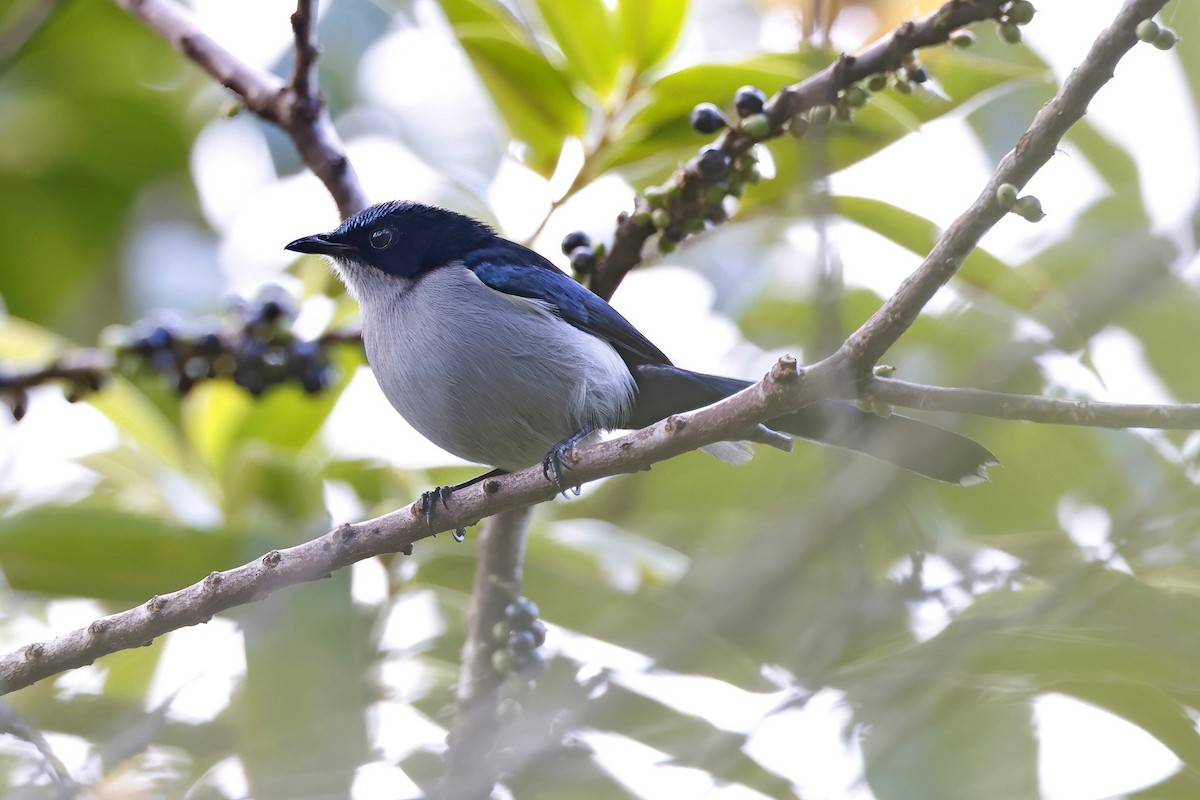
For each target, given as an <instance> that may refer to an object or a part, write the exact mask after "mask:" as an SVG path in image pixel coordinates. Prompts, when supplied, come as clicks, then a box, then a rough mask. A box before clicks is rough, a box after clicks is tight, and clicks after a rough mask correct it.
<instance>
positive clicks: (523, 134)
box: [458, 33, 587, 175]
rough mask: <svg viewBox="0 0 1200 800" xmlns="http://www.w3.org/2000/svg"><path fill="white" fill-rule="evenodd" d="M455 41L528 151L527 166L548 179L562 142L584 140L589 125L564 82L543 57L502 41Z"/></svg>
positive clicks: (463, 37)
mask: <svg viewBox="0 0 1200 800" xmlns="http://www.w3.org/2000/svg"><path fill="white" fill-rule="evenodd" d="M458 40H459V42H460V43H462V46H463V48H464V49H465V50H466V51H467V54H468V55H469V56H470V57H471V62H472V63H473V64H474V65H475V69H476V70H477V71H478V72H479V76H480V77H481V78H482V79H483V82H484V83H485V84H486V85H487V87H488V91H490V92H491V94H492V100H493V102H494V103H495V104H496V107H497V108H498V109H499V111H500V113H501V114H502V115H503V116H504V121H505V123H507V125H508V129H509V132H510V133H511V134H512V135H513V138H515V139H518V140H520V141H522V142H524V143H525V144H526V145H528V147H529V151H530V152H529V158H528V159H527V161H528V164H529V166H530V167H532V168H533V169H534V170H536V171H538V172H540V173H541V174H543V175H549V174H550V173H551V172H552V171H553V170H554V166H555V164H556V163H557V160H558V154H559V151H560V150H561V149H562V143H563V140H564V139H566V137H567V136H571V135H574V136H578V135H580V134H582V133H583V128H584V125H585V124H586V122H587V114H586V112H585V110H584V107H583V104H582V103H581V102H580V101H579V99H578V98H577V97H576V96H575V94H574V92H573V91H572V90H571V85H570V84H569V83H568V82H567V79H566V78H565V77H563V75H562V73H561V72H559V71H558V70H557V69H555V68H554V65H552V64H551V63H550V62H549V61H547V60H546V59H545V58H544V57H543V56H542V54H541V53H538V52H536V51H534V50H533V49H531V48H528V47H523V46H521V45H519V44H516V43H514V42H512V41H509V40H506V39H503V38H501V37H498V36H492V35H489V34H476V33H460V35H459V37H458Z"/></svg>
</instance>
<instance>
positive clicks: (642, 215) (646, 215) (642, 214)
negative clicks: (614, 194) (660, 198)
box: [632, 208, 650, 225]
mask: <svg viewBox="0 0 1200 800" xmlns="http://www.w3.org/2000/svg"><path fill="white" fill-rule="evenodd" d="M632 219H633V224H635V225H649V224H650V212H649V211H646V210H645V209H641V208H639V209H638V210H637V211H635V212H633V217H632Z"/></svg>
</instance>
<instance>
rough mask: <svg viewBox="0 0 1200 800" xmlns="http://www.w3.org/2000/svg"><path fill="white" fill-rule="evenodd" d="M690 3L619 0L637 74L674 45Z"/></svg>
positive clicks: (680, 0)
mask: <svg viewBox="0 0 1200 800" xmlns="http://www.w3.org/2000/svg"><path fill="white" fill-rule="evenodd" d="M564 5H565V4H564ZM687 5H688V4H687V0H618V2H617V15H618V16H619V17H620V19H621V35H622V36H623V37H624V39H625V52H626V53H627V54H628V55H629V56H630V57H631V58H632V59H633V65H634V67H635V68H636V69H637V71H638V73H642V72H644V71H646V70H647V69H649V68H650V67H653V66H654V65H655V64H657V63H658V62H660V61H662V60H663V59H664V58H666V56H667V54H668V53H670V52H671V50H672V49H673V48H674V47H675V42H677V41H678V40H679V32H680V31H681V30H683V22H684V20H685V19H686V18H687Z"/></svg>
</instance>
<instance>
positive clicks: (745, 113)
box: [733, 86, 767, 117]
mask: <svg viewBox="0 0 1200 800" xmlns="http://www.w3.org/2000/svg"><path fill="white" fill-rule="evenodd" d="M766 102H767V96H766V95H765V94H764V93H763V90H762V89H759V88H758V87H757V86H743V87H742V88H740V89H738V90H737V94H735V95H734V96H733V106H734V108H736V109H737V113H738V116H739V117H749V116H751V115H752V114H761V113H762V110H763V104H764V103H766Z"/></svg>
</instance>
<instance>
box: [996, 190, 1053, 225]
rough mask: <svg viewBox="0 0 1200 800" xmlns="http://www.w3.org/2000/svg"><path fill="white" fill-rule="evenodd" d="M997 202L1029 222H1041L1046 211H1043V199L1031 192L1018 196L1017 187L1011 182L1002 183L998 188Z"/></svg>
mask: <svg viewBox="0 0 1200 800" xmlns="http://www.w3.org/2000/svg"><path fill="white" fill-rule="evenodd" d="M996 202H997V203H999V204H1000V207H1001V208H1003V209H1004V210H1005V211H1011V212H1012V213H1014V214H1016V215H1017V216H1019V217H1023V218H1024V219H1026V220H1028V221H1029V222H1040V221H1041V220H1042V219H1043V218H1044V217H1045V216H1046V212H1044V211H1042V201H1041V200H1038V199H1037V198H1036V197H1034V196H1033V195H1031V194H1027V195H1025V196H1024V197H1018V196H1017V187H1016V186H1013V185H1012V184H1011V183H1002V184H1000V186H998V187H997V188H996Z"/></svg>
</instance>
